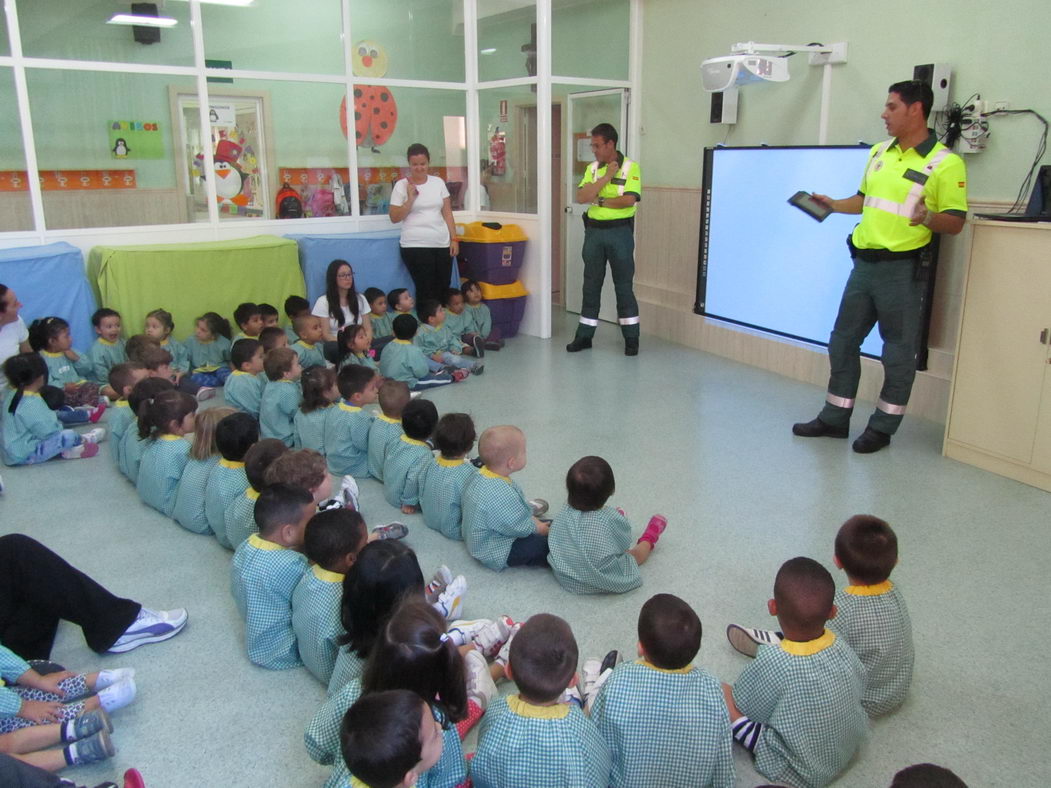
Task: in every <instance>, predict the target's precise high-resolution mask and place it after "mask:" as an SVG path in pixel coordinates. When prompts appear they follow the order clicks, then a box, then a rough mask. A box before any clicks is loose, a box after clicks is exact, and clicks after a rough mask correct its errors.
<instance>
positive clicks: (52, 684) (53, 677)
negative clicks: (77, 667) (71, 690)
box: [33, 670, 77, 698]
mask: <svg viewBox="0 0 1051 788" xmlns="http://www.w3.org/2000/svg"><path fill="white" fill-rule="evenodd" d="M76 675H77V674H76V673H74V672H73V671H72V670H63V671H60V672H59V673H48V674H47V675H46V676H41V677H40V678H39V679H37V680H36V681H35V682H34V683H33V686H34V687H36V689H39V690H44V692H51V693H53V694H55V695H58V696H59V697H60V698H64V697H66V691H65V690H63V689H62V688H61V687H59V686H58V685H59V684H61V683H62V682H63V681H65V680H66V679H68V678H72V677H73V676H76Z"/></svg>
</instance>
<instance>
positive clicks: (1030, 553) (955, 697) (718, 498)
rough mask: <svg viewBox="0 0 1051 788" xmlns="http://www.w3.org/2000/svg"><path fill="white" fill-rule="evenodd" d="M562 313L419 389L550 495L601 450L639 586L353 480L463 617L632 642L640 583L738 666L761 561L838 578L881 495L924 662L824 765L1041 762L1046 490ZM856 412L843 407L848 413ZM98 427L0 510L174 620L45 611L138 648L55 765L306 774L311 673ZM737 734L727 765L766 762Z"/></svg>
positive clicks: (905, 434)
mask: <svg viewBox="0 0 1051 788" xmlns="http://www.w3.org/2000/svg"><path fill="white" fill-rule="evenodd" d="M572 326H573V323H572V320H571V318H569V317H567V318H566V319H565V320H564V321H563V320H561V319H557V320H556V336H555V338H554V339H552V340H551V341H545V340H539V339H534V338H532V337H519V338H516V339H514V340H512V341H510V342H509V343H508V345H507V348H506V349H505V350H503V351H502V352H500V353H491V354H489V356H488V357H487V362H488V363H487V370H486V374H485V375H484V376H482V377H478V378H471V379H470V380H469V381H467V382H466V383H464V384H461V385H455V386H449V387H446V388H444V389H439V390H436V391H433V392H430V393H429V394H427V396H428V397H430V398H431V399H432V400H433V401H434V402H435V404H436V405H437V406H438V410H439V412H441V413H444V412H448V411H466V412H468V413H470V414H471V415H472V416H473V418H474V420H475V424H476V425H477V426H478V428H479V432H481V430H482V429H484V428H485V427H487V426H491V425H493V424H500V423H508V422H510V423H514V424H516V425H518V426H519V427H521V428H522V429H523V430H524V431H525V433H526V435H527V438H528V441H529V444H528V451H529V457H528V460H529V462H528V467H526V468H525V469H524V471H523V472H522V473H521V474H519V475H518V476H517V477H516V479H517V481H518V482H519V484H521V485H522V487H523V489H524V490H525V491H526V494H527V495H528V496H529V497H543V498H547V499H548V500H550V502H551V505H552V508H553V509H556V510H557V508H558V507H560V506H561V505H562V503H563V502H564V500H565V488H564V478H565V473H566V470H567V469H568V468H569V466H570V465H571V464H572V463H573V462H574V461H575V460H576V459H578V458H579V457H581V456H583V455H585V454H600V455H602V456H604V457H605V458H606V459H607V460H608V461H609V462H610V464H611V465H612V467H613V469H614V472H615V474H616V477H617V482H618V486H617V493H616V495H615V496H614V499H613V500H614V502H615V503H616V504H617V505H620V506H621V507H623V508H624V509H625V510H626V511H627V513H628V515H629V517H630V518H631V520H632V522H633V523H634V524H635V526H636V528H637V529H638V530H641V528H642V526H643V525H644V524H645V522H646V520H647V519H648V518H649V516H650V515H651V514H653V513H655V512H662V513H664V514H666V515H667V516H668V519H669V522H670V525H669V527H668V530H667V532H666V533H665V535H664V537H663V539H662V540H661V542H660V545H659V546H658V548H657V550H656V552H655V553H654V555H653V557H652V558H651V560H650V561H649V562H648V563H647V564H646V565H645V566H644V567H643V572H642V573H643V580H644V583H643V586H642V588H640V589H637V590H636V591H634V592H631V593H629V594H624V595H622V596H617V597H610V596H599V597H590V596H574V595H571V594H569V593H566V592H564V591H563V590H562V589H561V588H560V587H559V586H558V584H557V583H556V582H555V580H554V579H553V577H552V576H551V575H550V573H548V572H547V571H544V570H528V569H512V570H507V571H504V572H503V573H500V574H496V573H493V572H490V571H488V570H486V569H484V568H482V567H481V566H480V565H479V564H477V563H476V562H474V561H473V560H472V559H471V558H470V557H469V556H468V555H467V553H466V552H465V550H464V548H463V546H462V544H461V543H454V542H451V541H447V540H445V539H444V538H443V537H441V536H440V535H438V534H437V533H436V532H433V531H430V530H429V529H427V528H426V527H425V526H424V525H423V524H422V521H421V519H420V517H419V516H418V515H413V516H409V517H408V518H405V517H402V516H400V515H396V514H395V511H394V510H393V509H392V508H391V507H390V506H388V504H387V503H386V502H385V501H384V499H383V496H382V490H381V489H380V486H379V485H378V484H377V483H376V482H374V481H364V482H362V483H361V491H362V509H363V513H364V514H365V517H366V520H367V521H368V522H369V523H370V525H371V524H378V523H381V522H386V521H388V520H390V519H403V520H406V521H407V522H408V523H409V525H410V527H411V533H410V536H409V543H410V544H411V545H412V547H413V548H414V549H415V550H416V551H417V554H418V555H419V559H420V564H421V566H422V567H423V570H424V574H425V575H428V576H429V573H430V572H431V571H433V569H434V568H435V567H436V566H437V565H439V564H441V563H445V564H448V565H449V567H451V568H452V570H453V572H454V573H463V574H465V575H466V576H467V578H468V581H469V591H468V595H467V603H466V614H467V615H468V616H469V617H482V616H495V615H497V614H501V613H507V614H510V615H511V616H513V617H514V618H515V619H524V618H527V617H528V616H530V615H531V614H533V613H537V612H544V611H546V612H554V613H557V614H559V615H561V616H563V617H565V618H566V619H567V620H568V621H569V622H570V624H571V625H572V627H573V630H574V632H575V633H576V636H577V639H578V642H579V644H580V651H581V656H582V659H583V658H587V657H594V656H598V657H601V656H602V655H603V654H605V652H606V651H607V650H609V649H611V648H619V649H622V650H624V651H625V652H629V653H633V652H634V648H635V643H636V636H635V622H636V618H637V614H638V610H639V608H640V606H641V605H642V603H643V602H644V601H645V600H646V599H647V598H649V596H651V595H652V594H655V593H658V592H670V593H674V594H678V595H679V596H681V597H683V598H684V599H686V600H687V601H688V602H690V603H691V604H692V605H693V606H694V607H695V609H696V610H697V612H698V613H699V615H700V617H701V620H702V622H703V625H704V627H705V634H704V638H703V641H702V645H701V651H700V654H699V656H698V659H697V662H698V664H700V665H702V666H704V667H705V668H707V669H708V670H709V671H711V672H712V673H714V674H715V675H716V676H718V677H720V678H721V679H723V680H727V681H732V680H733V679H734V678H735V677H736V676H737V674H738V673H739V672H740V671H741V669H742V668H743V667H744V666H745V660H746V658H745V657H742V656H740V655H738V654H737V653H736V652H735V651H733V649H731V648H730V646H729V644H728V643H727V642H726V639H725V636H724V634H723V632H724V630H725V628H726V625H727V624H729V623H731V622H739V623H742V624H750V625H756V626H770V625H772V624H773V620H772V619H770V618H769V617H768V616H767V614H766V600H767V598H768V597H769V596H770V594H771V588H772V585H773V578H774V574H775V572H776V571H777V568H778V566H780V564H781V563H782V562H783V561H784V560H786V559H788V558H791V557H793V556H796V555H808V556H812V557H814V558H816V559H818V560H820V561H821V562H822V563H824V564H825V565H826V566H827V567H828V568H829V570H830V571H832V572H833V575H835V576H836V579H837V583H840V582H841V581H843V577H842V574H837V573H836V571H835V569H834V567H833V564H832V540H833V536H834V534H835V532H836V530H837V529H838V527H839V525H840V524H841V523H842V521H843V520H845V519H846V518H847V517H849V516H850V515H852V514H855V513H859V512H867V513H872V514H876V515H879V516H881V517H883V518H885V519H887V520H888V521H889V522H890V523H891V524H892V525H893V526H894V528H895V530H896V531H897V533H898V538H899V543H900V548H901V560H900V564H899V566H898V569H897V570H896V571H895V573H894V575H893V579H894V580H895V582H896V583H898V584H899V586H900V588H901V589H902V590H903V592H904V595H905V598H906V599H907V600H908V604H909V608H910V612H911V616H912V621H913V627H914V632H915V642H916V673H915V679H914V681H913V685H912V690H911V693H910V695H909V698H908V700H907V702H906V704H905V706H904V707H903V708H901V709H900V710H899V711H897V712H896V713H894V714H892V715H891V716H889V717H888V718H885V719H881V720H878V721H876V722H875V723H874V724H873V725H872V732H871V736H870V738H869V741H868V744H867V746H866V747H865V748H864V750H863V751H862V752H861V753H860V754H859V756H858V757H857V758H856V759H855V761H854V762H853V764H852V765H851V767H850V769H849V770H848V771H847V772H846V773H845V775H844V776H843V777H842V778H841V779H840V780H839V781H838V782H837V783H836V784H837V785H842V786H885V785H888V784H889V783H890V780H891V777H892V775H893V774H894V772H895V771H896V770H898V769H899V768H901V767H904V766H906V765H909V764H912V763H917V762H923V761H932V762H935V763H939V764H942V765H944V766H948V767H950V768H952V769H953V770H955V771H956V773H957V774H959V775H960V776H961V777H962V778H963V779H964V780H965V781H967V782H968V783H969V784H970V785H971V786H985V785H1011V786H1046V785H1048V784H1051V766H1049V762H1051V755H1049V754H1048V749H1047V731H1048V729H1049V724H1048V723H1049V719H1051V714H1049V712H1048V699H1049V698H1051V674H1049V672H1048V670H1047V667H1046V662H1047V660H1046V655H1047V654H1048V653H1049V651H1051V626H1049V624H1051V622H1049V618H1048V613H1047V610H1048V606H1047V603H1046V599H1045V593H1046V590H1045V589H1046V581H1045V577H1046V562H1047V556H1048V553H1049V551H1048V547H1049V546H1051V537H1049V530H1048V525H1049V523H1051V496H1049V495H1048V494H1047V493H1045V492H1041V491H1039V490H1037V489H1035V488H1032V487H1027V486H1025V485H1022V484H1019V483H1017V482H1013V481H1009V480H1007V479H1003V478H1000V477H998V476H994V475H992V474H989V473H986V472H983V471H980V470H978V469H976V468H972V467H970V466H967V465H963V464H960V463H958V462H955V461H952V460H948V459H945V458H943V457H942V456H941V453H940V452H941V441H942V428H941V426H940V425H938V424H935V423H932V422H926V421H923V420H921V419H918V418H907V419H906V421H905V423H904V425H903V427H902V430H901V431H900V432H899V434H898V435H897V436H895V438H894V442H893V444H892V446H891V447H890V448H889V449H886V450H884V451H882V452H880V453H878V454H875V455H871V456H861V455H856V454H854V453H853V452H851V450H850V444H849V442H848V441H842V440H833V439H824V438H822V439H804V438H796V437H794V436H792V434H791V432H790V426H791V424H792V422H794V421H800V420H809V419H810V418H813V416H814V415H815V414H816V413H817V411H818V409H819V407H820V405H821V400H822V391H821V390H820V389H819V388H817V387H814V386H809V385H804V384H801V383H796V382H793V381H790V380H787V379H785V378H782V377H779V376H777V375H774V374H770V373H767V372H764V371H761V370H757V369H753V368H750V367H746V366H742V365H740V364H735V363H732V362H729V361H726V360H723V359H720V358H717V357H715V356H711V355H708V354H705V353H701V352H698V351H694V350H690V349H687V348H683V347H680V346H677V345H672V344H670V343H667V342H662V341H659V340H655V339H650V338H648V337H645V336H644V337H643V342H642V353H641V355H640V356H639V357H638V358H635V359H630V358H625V357H624V356H623V355H622V345H621V342H620V340H619V336H618V333H619V332H617V331H616V329H615V327H613V326H609V325H603V326H602V327H601V328H600V330H599V333H598V337H597V339H596V346H595V349H594V350H592V351H590V352H585V353H579V354H574V355H569V354H567V353H566V352H565V351H564V349H563V347H564V345H565V342H566V341H567V339H568V336H569V335H570V334H571V332H572ZM866 411H867V408H865V407H859V413H858V416H857V417H856V418H855V421H854V428H853V431H852V432H853V434H852V437H853V435H856V434H857V433H858V432H860V430H861V429H862V428H863V426H864V419H865V418H866V416H867V413H865V412H866ZM863 413H865V415H862V414H863ZM104 449H105V450H106V451H105V452H104V454H103V455H101V456H100V457H99V458H98V459H92V460H84V461H76V462H62V461H56V462H50V463H47V464H46V465H43V466H38V467H34V468H4V469H3V476H4V480H5V482H6V484H7V493H6V494H5V495H4V496H3V497H2V498H0V517H2V530H3V531H4V532H10V531H21V532H24V533H27V534H29V535H31V536H33V537H35V538H37V539H39V540H40V541H42V542H44V543H45V544H46V545H48V546H49V547H51V548H52V549H54V550H56V551H57V552H58V553H60V554H61V555H62V556H63V557H65V558H66V559H67V560H69V561H70V562H71V563H73V564H74V565H76V566H77V567H79V568H80V569H82V570H84V571H86V572H87V573H89V574H90V575H91V576H93V577H94V578H96V579H97V580H99V581H100V582H102V583H103V584H104V585H106V586H107V587H108V588H110V589H111V590H112V591H114V592H115V593H118V594H121V595H125V596H129V597H132V598H134V599H137V600H138V601H141V602H143V603H144V604H146V605H148V606H153V607H161V608H164V607H176V606H182V607H185V608H187V609H188V610H189V614H190V618H189V623H188V625H187V627H186V629H185V631H184V632H183V633H181V634H180V635H179V636H178V637H176V638H175V639H173V640H171V641H169V642H167V643H163V644H158V645H149V646H144V647H142V648H140V649H138V650H136V651H133V652H130V653H129V654H126V655H122V656H119V655H118V656H105V657H99V656H98V655H96V654H94V653H93V652H91V651H90V650H88V648H87V647H86V645H85V644H84V642H83V638H82V637H81V635H80V632H79V630H78V629H76V628H74V627H72V626H71V625H69V624H63V625H62V626H61V628H60V631H59V637H58V642H57V644H56V647H55V650H54V652H53V655H52V657H53V659H55V660H57V661H60V662H62V663H64V664H65V665H66V666H67V667H69V668H73V669H78V670H95V669H98V668H100V667H114V666H131V667H134V668H136V670H137V681H138V686H139V695H138V698H137V699H136V701H135V703H134V704H133V705H132V706H130V707H128V708H126V709H124V710H121V711H119V712H117V713H116V714H115V715H114V724H115V726H116V731H115V734H114V740H115V742H116V745H117V748H118V753H117V756H116V757H115V758H114V759H112V760H111V761H110V762H108V763H105V764H100V765H96V766H91V767H84V768H81V769H75V770H68V771H67V773H66V775H67V776H68V777H70V778H72V779H75V780H76V781H77V782H78V783H85V784H87V785H93V784H95V783H98V782H101V781H102V780H104V779H110V778H114V777H118V776H119V775H120V774H121V773H122V772H123V770H124V769H126V768H128V767H131V766H135V767H137V768H139V769H140V770H141V771H142V773H143V775H144V776H145V778H146V782H147V785H149V786H150V788H168V787H169V786H173V787H176V786H177V787H179V788H182V787H183V786H218V785H223V786H249V785H252V786H264V785H289V786H311V785H320V784H321V782H322V781H323V780H324V779H325V777H326V775H327V773H328V770H327V768H324V767H320V766H318V765H316V764H314V763H313V762H312V761H311V760H310V759H309V758H308V757H307V754H306V751H305V749H304V748H303V745H302V734H303V729H304V727H305V726H306V723H307V721H308V720H309V719H310V717H311V715H312V714H313V713H314V710H315V709H316V707H317V705H318V704H319V703H320V702H321V700H322V698H323V696H324V692H323V688H322V687H321V685H320V684H318V683H317V682H316V681H315V680H314V679H313V678H312V677H311V676H310V674H309V673H307V671H306V670H305V669H301V670H293V671H284V672H270V671H266V670H263V669H261V668H257V667H254V666H252V665H251V664H249V662H248V660H247V658H246V656H245V654H244V643H243V634H242V624H241V622H240V621H239V620H238V617H237V612H236V609H235V607H234V603H233V600H232V598H231V597H230V592H229V567H230V554H229V553H228V552H226V551H225V550H224V549H223V548H222V547H220V546H219V545H218V543H216V542H215V541H214V539H212V538H209V537H202V536H197V535H194V534H191V533H189V532H187V531H184V530H182V529H181V528H179V527H178V526H177V525H175V524H174V523H173V522H171V521H169V520H166V519H165V518H164V517H163V516H162V515H160V514H158V513H157V512H155V511H153V510H151V509H148V508H146V507H145V506H144V505H143V504H141V503H140V502H139V500H138V498H137V497H136V495H135V492H134V490H133V489H132V488H131V487H129V486H128V484H127V482H126V481H124V479H123V478H121V477H120V476H119V474H118V473H117V471H116V470H115V469H114V468H113V466H112V464H111V463H110V461H109V458H108V447H104ZM1034 655H1036V658H1035V659H1034ZM1041 665H1043V667H1041ZM509 689H510V686H509V685H508V686H507V687H506V688H505V691H509ZM735 750H736V760H737V775H738V777H737V784H738V785H739V786H754V785H756V784H759V783H763V782H765V780H764V779H763V778H761V777H760V776H759V775H757V774H756V772H755V771H754V769H753V768H752V766H751V764H750V762H749V759H748V757H747V756H746V755H745V754H744V752H743V751H742V750H741V749H740V748H737V747H735Z"/></svg>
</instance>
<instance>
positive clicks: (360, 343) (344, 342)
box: [336, 323, 394, 372]
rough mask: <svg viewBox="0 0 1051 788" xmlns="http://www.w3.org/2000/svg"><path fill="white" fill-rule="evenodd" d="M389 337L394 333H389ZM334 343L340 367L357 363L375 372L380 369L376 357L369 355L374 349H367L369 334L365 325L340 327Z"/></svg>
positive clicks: (356, 324)
mask: <svg viewBox="0 0 1051 788" xmlns="http://www.w3.org/2000/svg"><path fill="white" fill-rule="evenodd" d="M390 338H391V339H393V338H394V335H393V334H391V337H390ZM336 344H337V347H338V348H339V368H340V369H343V367H347V366H350V365H351V364H358V365H360V366H363V367H368V368H369V369H371V370H373V371H375V372H379V371H380V365H379V364H377V363H376V359H374V358H373V357H372V356H371V355H369V354H370V352H374V351H370V350H369V335H368V332H366V331H365V326H363V325H361V324H359V323H354V324H352V325H349V326H346V327H345V328H341V329H340V330H339V333H338V334H337V335H336ZM384 344H386V343H384Z"/></svg>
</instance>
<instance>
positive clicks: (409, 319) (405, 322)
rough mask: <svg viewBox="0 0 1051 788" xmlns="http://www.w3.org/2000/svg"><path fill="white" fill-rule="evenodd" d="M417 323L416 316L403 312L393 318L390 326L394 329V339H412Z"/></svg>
mask: <svg viewBox="0 0 1051 788" xmlns="http://www.w3.org/2000/svg"><path fill="white" fill-rule="evenodd" d="M418 325H419V323H417V322H416V318H414V317H413V316H412V315H409V314H404V315H398V316H397V317H396V318H394V321H393V322H392V323H391V328H393V329H394V337H395V339H412V338H413V337H414V336H416V327H417V326H418Z"/></svg>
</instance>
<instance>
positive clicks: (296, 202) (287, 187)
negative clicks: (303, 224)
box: [274, 183, 303, 219]
mask: <svg viewBox="0 0 1051 788" xmlns="http://www.w3.org/2000/svg"><path fill="white" fill-rule="evenodd" d="M274 204H275V205H276V207H277V218H278V219H302V218H303V200H302V199H301V198H300V196H299V192H297V191H296V190H295V189H294V188H292V185H291V184H290V183H285V184H284V185H283V186H282V187H281V188H280V189H278V191H277V197H275V198H274Z"/></svg>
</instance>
